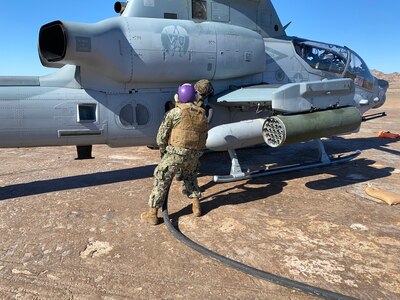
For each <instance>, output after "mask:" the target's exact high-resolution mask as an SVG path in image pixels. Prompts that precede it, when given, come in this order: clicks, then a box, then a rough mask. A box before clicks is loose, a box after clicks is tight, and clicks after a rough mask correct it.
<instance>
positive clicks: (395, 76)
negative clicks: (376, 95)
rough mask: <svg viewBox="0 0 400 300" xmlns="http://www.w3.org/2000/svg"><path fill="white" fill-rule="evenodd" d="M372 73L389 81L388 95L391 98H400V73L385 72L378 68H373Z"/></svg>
mask: <svg viewBox="0 0 400 300" xmlns="http://www.w3.org/2000/svg"><path fill="white" fill-rule="evenodd" d="M371 73H372V75H374V76H375V77H377V78H380V79H384V80H387V81H389V89H388V91H387V92H386V95H387V96H388V97H389V99H390V98H392V99H393V98H394V99H399V98H400V73H399V72H394V73H389V74H386V73H383V72H380V71H378V70H371Z"/></svg>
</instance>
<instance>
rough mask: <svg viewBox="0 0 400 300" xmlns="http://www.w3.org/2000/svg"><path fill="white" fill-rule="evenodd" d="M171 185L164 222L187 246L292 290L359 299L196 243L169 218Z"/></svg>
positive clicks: (332, 298)
mask: <svg viewBox="0 0 400 300" xmlns="http://www.w3.org/2000/svg"><path fill="white" fill-rule="evenodd" d="M170 187H171V185H169V186H168V190H167V194H166V197H165V201H164V204H163V207H162V214H163V219H164V223H165V225H166V226H167V228H168V230H169V231H170V233H171V234H172V235H173V236H174V237H175V238H177V239H178V240H179V241H180V242H182V243H183V244H185V245H186V246H188V247H190V248H192V249H193V250H195V251H197V252H199V253H201V254H203V255H204V256H206V257H208V258H211V259H214V260H216V261H218V262H220V263H222V264H225V265H227V266H228V267H231V268H234V269H236V270H239V271H241V272H244V273H246V274H248V275H251V276H254V277H258V278H261V279H264V280H267V281H270V282H272V283H275V284H279V285H281V286H283V287H286V288H289V289H292V290H297V291H301V292H303V293H306V294H310V295H314V296H317V297H319V298H322V299H328V300H357V298H353V297H350V296H346V295H342V294H339V293H336V292H332V291H329V290H326V289H322V288H319V287H315V286H312V285H309V284H306V283H303V282H299V281H296V280H292V279H289V278H285V277H282V276H279V275H275V274H272V273H269V272H265V271H262V270H259V269H256V268H253V267H251V266H248V265H245V264H243V263H241V262H238V261H236V260H233V259H230V258H228V257H226V256H223V255H220V254H218V253H216V252H214V251H211V250H209V249H207V248H205V247H203V246H202V245H200V244H198V243H196V242H195V241H193V240H191V239H189V238H188V237H187V236H186V235H184V234H183V233H182V232H181V231H180V230H179V228H178V227H177V228H175V227H174V225H172V223H171V220H170V219H169V215H168V195H169V189H170Z"/></svg>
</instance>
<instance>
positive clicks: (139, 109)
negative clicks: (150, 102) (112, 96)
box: [136, 104, 149, 125]
mask: <svg viewBox="0 0 400 300" xmlns="http://www.w3.org/2000/svg"><path fill="white" fill-rule="evenodd" d="M136 121H137V124H138V125H145V124H147V123H148V122H149V111H148V110H147V108H146V106H144V105H141V104H138V105H136Z"/></svg>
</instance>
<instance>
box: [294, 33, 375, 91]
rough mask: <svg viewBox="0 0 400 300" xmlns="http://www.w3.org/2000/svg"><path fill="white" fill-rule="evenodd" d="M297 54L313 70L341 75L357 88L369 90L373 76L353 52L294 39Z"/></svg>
mask: <svg viewBox="0 0 400 300" xmlns="http://www.w3.org/2000/svg"><path fill="white" fill-rule="evenodd" d="M293 45H294V47H295V49H296V52H297V54H298V55H299V56H300V57H301V58H302V59H303V60H304V61H305V62H306V63H307V64H308V65H310V66H311V67H312V68H313V69H316V70H320V71H323V72H330V73H336V74H341V75H342V77H344V78H351V79H353V80H354V83H355V84H356V85H358V86H359V87H362V88H365V89H368V90H371V89H372V88H373V82H374V76H373V75H372V74H371V72H370V71H369V69H368V67H367V65H366V63H365V62H364V61H363V60H362V58H361V57H360V56H359V55H358V54H357V53H355V52H354V51H353V50H351V49H349V48H347V47H340V46H336V45H332V44H325V43H321V42H314V41H308V40H301V39H294V40H293Z"/></svg>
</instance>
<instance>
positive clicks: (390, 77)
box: [371, 69, 400, 83]
mask: <svg viewBox="0 0 400 300" xmlns="http://www.w3.org/2000/svg"><path fill="white" fill-rule="evenodd" d="M371 73H372V75H374V76H375V77H377V78H379V79H384V80H387V81H389V83H399V82H400V73H399V72H394V73H389V74H386V73H383V72H381V71H378V70H375V69H373V70H371Z"/></svg>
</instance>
